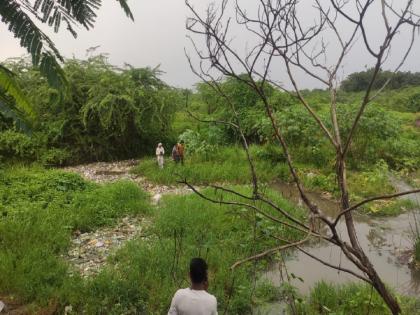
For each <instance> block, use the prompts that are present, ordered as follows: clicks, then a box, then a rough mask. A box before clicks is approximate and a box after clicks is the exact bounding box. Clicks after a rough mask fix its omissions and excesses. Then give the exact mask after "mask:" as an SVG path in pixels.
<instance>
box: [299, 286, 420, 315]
mask: <svg viewBox="0 0 420 315" xmlns="http://www.w3.org/2000/svg"><path fill="white" fill-rule="evenodd" d="M397 299H398V300H399V304H400V306H401V307H402V314H403V315H418V314H420V310H419V309H418V307H417V306H418V303H419V301H416V299H415V298H410V297H401V296H398V297H397ZM298 314H302V315H318V314H331V315H333V314H339V315H358V314H372V315H384V314H391V312H390V311H389V309H388V308H387V306H386V304H385V302H384V301H383V300H382V298H381V297H380V296H379V294H378V293H377V292H376V291H375V289H374V288H373V287H371V286H369V285H365V284H360V283H350V284H345V285H334V284H330V283H325V282H319V283H317V284H316V285H315V286H314V287H313V288H312V289H311V292H310V293H309V296H308V297H307V298H306V300H304V302H303V303H299V304H298Z"/></svg>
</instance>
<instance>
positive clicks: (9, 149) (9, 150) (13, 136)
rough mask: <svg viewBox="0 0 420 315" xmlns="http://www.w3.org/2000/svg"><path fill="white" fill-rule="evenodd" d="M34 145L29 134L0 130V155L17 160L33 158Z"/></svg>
mask: <svg viewBox="0 0 420 315" xmlns="http://www.w3.org/2000/svg"><path fill="white" fill-rule="evenodd" d="M35 152H36V146H35V145H34V143H33V140H32V139H31V137H30V136H28V135H26V134H23V133H20V132H16V131H13V130H6V131H2V132H0V155H3V156H4V157H7V158H9V159H10V158H11V157H13V158H15V159H17V160H33V159H34V158H35Z"/></svg>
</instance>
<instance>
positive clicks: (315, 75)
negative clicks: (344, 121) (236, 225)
mask: <svg viewBox="0 0 420 315" xmlns="http://www.w3.org/2000/svg"><path fill="white" fill-rule="evenodd" d="M413 2H414V1H413V0H405V1H399V3H398V7H395V6H393V5H392V4H391V2H389V1H387V0H376V1H375V0H354V1H348V0H347V1H346V0H312V1H304V2H303V1H302V2H301V3H300V2H299V1H297V0H259V1H257V5H258V10H257V11H256V10H255V11H253V13H252V14H250V13H248V12H247V11H246V10H245V9H244V5H243V3H241V0H236V2H235V1H229V0H221V1H220V5H219V6H217V5H215V4H212V5H210V6H209V7H208V8H207V10H206V12H205V13H203V14H201V13H200V12H198V10H196V9H195V8H194V7H193V6H192V5H191V3H189V1H188V0H187V1H186V5H187V7H188V8H189V10H190V14H191V16H190V17H189V18H188V19H187V23H186V27H187V30H188V31H189V32H190V39H191V43H192V48H193V50H194V52H195V55H196V57H194V58H195V59H194V60H193V58H192V57H190V55H189V54H188V53H187V58H188V60H189V62H190V65H191V68H192V70H193V72H194V73H195V74H196V75H197V76H199V77H200V78H201V80H202V81H204V82H205V83H207V84H208V85H209V86H210V87H211V88H213V89H214V90H215V91H216V92H218V93H219V94H220V96H221V97H223V98H224V99H225V101H226V104H228V106H229V108H230V110H231V111H232V113H233V115H234V117H236V120H235V121H234V122H221V121H218V122H216V123H226V124H229V125H230V126H231V127H232V128H235V129H236V130H237V131H238V133H239V135H240V137H241V139H242V141H243V147H244V149H245V151H246V153H247V159H248V162H249V165H250V174H251V176H250V178H251V182H252V185H253V193H252V195H251V196H247V195H244V194H241V193H239V192H236V191H233V190H231V189H228V188H224V187H218V186H217V187H216V188H217V189H221V190H223V191H225V192H227V193H229V194H233V195H237V196H241V197H242V198H243V199H244V200H247V201H248V202H243V203H242V202H234V201H228V200H223V201H222V200H217V199H212V198H211V197H209V196H207V195H205V194H203V193H202V192H199V191H197V190H196V189H195V188H194V187H193V186H192V185H191V184H189V183H188V181H187V180H185V181H184V183H185V184H186V185H188V186H189V187H191V188H192V189H193V190H194V191H195V192H196V193H197V194H199V195H200V196H201V197H203V198H205V199H207V200H209V201H211V202H215V203H224V204H232V205H241V206H245V207H248V208H250V209H253V210H254V211H256V212H258V213H260V214H262V215H263V216H265V217H266V218H267V219H268V220H272V221H274V222H276V223H277V224H282V225H287V226H288V227H290V228H293V229H296V230H299V231H300V232H303V233H304V235H305V236H304V238H302V239H301V240H299V241H297V242H291V241H290V240H284V239H280V238H278V242H279V244H278V246H276V247H274V248H271V249H267V250H266V251H264V252H262V253H259V254H256V255H254V256H252V257H247V258H245V259H242V260H240V261H238V262H237V263H235V265H234V266H233V267H237V266H238V265H240V264H242V263H245V262H248V261H251V260H256V259H260V258H262V257H265V256H267V255H270V254H273V253H275V252H278V251H279V250H282V249H285V248H290V247H294V248H297V249H299V250H302V251H303V252H305V253H306V254H308V255H310V256H311V257H312V258H314V259H316V260H318V261H320V262H321V263H323V264H325V265H327V266H329V267H331V268H334V269H338V270H341V271H343V272H347V273H350V274H352V275H353V276H355V277H357V278H359V279H361V280H363V281H365V282H367V283H369V284H370V285H372V286H373V287H374V288H375V289H376V291H377V292H378V293H379V294H380V296H381V297H382V298H383V300H384V301H385V303H386V304H387V305H388V307H389V309H390V310H391V312H392V314H399V313H400V312H401V309H400V306H399V305H398V302H397V300H396V299H395V297H394V296H393V295H392V294H391V293H390V292H389V290H388V289H387V288H386V286H385V284H384V283H383V281H382V280H381V278H380V277H379V275H378V273H377V272H376V270H375V268H374V266H373V265H372V263H371V262H370V260H369V258H368V257H367V255H366V254H365V252H364V250H363V248H362V247H361V245H360V244H359V241H358V237H357V232H356V230H355V226H354V222H353V211H355V210H357V209H358V208H359V207H360V206H362V205H364V204H366V203H368V202H371V201H374V200H380V199H389V198H395V197H398V196H401V195H404V194H410V193H415V192H419V191H420V190H413V191H407V192H404V193H399V194H393V195H385V196H377V197H372V198H369V199H366V200H363V201H361V202H359V203H357V204H354V205H351V204H350V200H349V190H348V185H347V180H346V160H347V155H348V151H349V148H350V145H351V143H352V139H353V138H354V135H355V132H356V130H357V128H358V125H359V121H360V118H361V117H362V116H363V114H364V112H365V109H366V107H367V106H369V104H370V103H371V101H372V100H373V99H374V98H375V97H376V96H377V95H378V94H379V93H380V92H381V91H382V90H383V89H384V88H385V87H386V85H387V84H388V83H389V81H387V82H386V83H385V84H384V86H383V87H382V88H381V89H379V90H376V91H374V90H373V86H374V83H375V81H376V80H377V77H378V73H379V72H380V70H381V67H383V65H384V63H385V62H386V61H387V59H388V58H389V56H390V55H391V44H392V43H393V42H394V40H395V38H396V37H397V36H398V35H400V34H401V33H402V32H404V33H405V34H407V32H410V34H411V35H410V38H409V40H408V42H407V47H406V48H404V50H403V53H402V54H401V56H400V57H401V59H400V62H399V63H398V64H397V65H396V66H395V68H394V70H395V72H396V71H398V70H399V69H400V68H401V66H402V65H403V64H404V62H405V60H406V59H407V56H408V55H409V53H410V51H411V50H412V47H413V43H414V40H415V35H416V31H417V30H419V29H420V16H419V15H417V14H416V13H415V12H414V4H413ZM229 5H232V7H233V8H234V12H235V14H234V16H227V15H228V14H227V12H228V6H229ZM303 6H305V7H306V8H309V9H310V10H313V12H314V15H313V16H314V18H313V20H314V22H313V23H312V25H309V26H308V25H307V24H308V23H307V22H308V21H307V19H306V20H303V19H302V17H301V15H300V14H299V12H300V10H301V9H302V7H303ZM375 13H376V16H377V17H378V19H379V21H378V22H380V24H381V25H382V26H383V30H382V32H380V33H376V34H374V40H372V34H369V30H368V29H367V28H366V23H365V22H366V18H367V16H368V14H375ZM233 27H234V28H235V30H234V32H235V33H236V34H237V33H238V32H247V33H248V34H250V35H252V38H253V39H252V40H253V41H254V44H253V45H252V47H250V48H249V47H248V49H246V50H245V49H244V52H243V53H240V52H238V51H237V50H236V49H235V46H234V44H233V40H232V38H233V37H234V36H232V35H231V33H232V31H231V29H232V28H233ZM326 34H329V35H328V36H327V35H326ZM325 36H327V38H329V40H328V42H327V41H326V40H325V38H326V37H325ZM378 38H379V40H380V45H378V47H375V43H376V42H378ZM248 44H249V43H248ZM356 45H358V46H357V47H358V49H360V47H362V48H363V49H364V50H365V51H366V56H369V58H370V59H371V60H373V64H374V70H373V73H372V77H371V78H370V83H369V85H368V86H366V89H365V91H364V93H363V97H362V99H361V100H360V105H359V107H358V111H357V115H356V117H355V119H354V121H353V123H352V127H351V129H350V133H349V135H348V136H347V137H345V138H344V137H343V136H342V135H341V134H340V125H339V121H338V119H337V91H338V88H339V83H340V74H339V71H340V69H341V67H342V66H343V63H344V60H346V58H347V59H348V58H349V57H350V56H351V54H350V53H351V51H352V49H354V47H355V46H356ZM398 51H399V52H401V51H402V49H401V47H398ZM196 60H198V61H196ZM280 65H281V67H282V68H280ZM279 69H283V71H284V72H285V73H287V77H288V81H289V83H290V84H289V86H291V88H290V89H288V88H287V87H285V86H283V85H282V84H279V83H278V82H277V81H275V80H274V79H273V74H274V75H275V74H278V71H281V70H279ZM297 72H300V73H303V74H305V75H306V76H307V77H309V78H311V79H314V80H317V81H318V82H319V83H320V84H321V85H322V86H324V87H325V88H326V89H328V91H329V94H330V102H329V107H330V119H331V126H332V128H330V127H328V126H327V125H326V124H325V123H324V122H323V121H322V119H321V118H320V117H319V115H318V113H317V112H316V110H314V109H313V108H312V107H311V104H309V102H308V101H307V100H306V98H305V96H304V94H303V93H302V92H301V89H300V85H299V82H298V79H297V76H296V73H297ZM243 74H245V76H244V75H243ZM223 77H230V78H235V79H237V80H239V81H241V82H243V83H244V84H246V85H248V86H249V87H250V88H251V89H253V90H254V91H255V92H256V93H257V95H258V96H259V98H260V100H261V102H262V103H263V105H264V108H265V113H266V115H267V117H268V118H269V120H270V123H271V127H272V129H273V134H274V135H275V139H276V141H277V142H278V144H279V145H280V146H281V148H282V151H283V153H284V156H285V157H286V161H287V164H288V168H289V171H290V173H291V176H292V178H293V182H294V184H295V185H296V187H297V189H298V190H299V194H300V197H301V199H302V200H303V203H304V205H305V206H306V208H307V209H308V219H307V221H302V220H299V219H297V218H295V217H293V216H292V215H291V214H290V213H288V212H287V211H285V210H284V209H282V208H281V207H280V206H278V205H277V204H276V203H275V202H273V201H272V200H270V199H269V198H267V197H266V196H265V194H264V193H262V192H261V191H260V189H259V182H258V174H257V173H256V171H255V167H254V162H253V157H252V156H251V154H250V152H249V150H248V143H247V141H246V138H245V136H244V133H243V131H242V128H241V121H240V119H239V118H238V115H237V112H236V108H235V105H234V102H233V101H232V100H231V99H230V98H229V96H228V95H226V94H225V93H224V91H223V89H222V88H221V86H220V80H221V79H222V78H223ZM269 84H271V85H274V86H276V87H277V88H279V89H281V90H283V91H284V92H286V93H289V94H290V95H292V96H293V97H296V98H297V99H298V100H299V104H301V106H303V107H304V108H305V109H306V110H307V113H308V115H310V116H311V117H312V119H313V120H314V121H315V122H316V124H317V125H318V127H319V128H320V130H321V131H322V133H323V135H324V136H325V138H326V139H328V141H329V143H330V145H331V146H332V148H333V149H334V151H335V174H336V178H337V185H338V188H339V191H340V211H339V213H338V214H337V215H336V216H335V217H333V218H331V217H328V216H327V215H326V214H325V213H324V211H323V209H321V208H319V207H318V206H317V205H316V204H315V203H314V202H313V201H311V199H310V198H309V197H308V194H307V193H306V191H305V188H304V187H303V185H302V183H301V179H300V177H299V175H298V172H297V171H296V168H295V165H294V163H293V158H292V156H291V154H290V151H289V147H288V143H287V141H286V139H285V137H284V134H283V130H282V126H280V125H279V123H278V121H277V120H276V116H275V115H274V110H273V108H272V105H271V104H270V100H269V98H268V96H267V94H266V89H265V87H266V86H267V85H269ZM254 201H260V202H263V203H265V204H267V205H269V206H270V207H272V208H273V209H275V210H276V211H277V213H278V215H275V216H273V215H270V214H268V213H266V212H264V211H263V210H262V209H260V208H258V207H256V206H255V203H254ZM342 218H344V220H345V226H346V230H347V231H346V232H347V234H348V239H349V241H345V240H344V239H343V238H342V236H340V235H339V233H338V231H337V224H338V223H339V221H340V220H341V219H342ZM319 222H321V223H322V224H323V225H324V226H326V227H327V229H323V230H322V231H319V230H317V229H316V228H315V226H317V224H315V223H319ZM324 230H326V231H327V232H324ZM312 237H316V238H322V239H324V240H326V241H328V242H330V243H332V244H333V245H335V246H338V247H339V248H340V249H341V250H342V252H343V253H344V255H345V256H346V257H347V259H348V260H350V261H351V262H352V263H353V264H354V265H355V266H356V267H357V269H358V270H359V272H353V271H351V270H347V269H344V268H342V267H341V266H335V265H332V264H331V263H329V262H327V261H324V260H323V259H322V258H319V257H315V256H313V255H311V254H310V253H308V252H306V251H305V250H303V249H302V248H301V245H302V244H303V242H305V241H306V240H308V239H309V238H312Z"/></svg>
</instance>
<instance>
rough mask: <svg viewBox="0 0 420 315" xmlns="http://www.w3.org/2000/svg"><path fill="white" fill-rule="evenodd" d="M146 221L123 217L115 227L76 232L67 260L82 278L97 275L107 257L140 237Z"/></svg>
mask: <svg viewBox="0 0 420 315" xmlns="http://www.w3.org/2000/svg"><path fill="white" fill-rule="evenodd" d="M147 224H148V222H147V220H146V219H143V218H139V217H125V218H123V219H122V220H120V221H119V222H118V224H117V225H116V226H113V227H104V228H100V229H98V230H96V231H92V232H89V233H80V232H79V231H76V232H75V233H74V238H73V239H72V241H71V247H70V249H69V251H68V253H67V255H66V256H67V257H66V258H67V260H68V261H69V262H70V263H71V264H72V265H73V267H74V268H73V271H74V270H76V271H78V272H79V273H80V275H82V276H83V277H87V276H90V275H95V274H97V273H99V271H100V269H101V267H103V265H104V264H105V263H106V259H107V257H108V256H109V255H110V254H111V253H113V252H115V251H116V250H117V249H118V248H120V247H121V246H122V245H123V244H124V243H125V242H127V241H129V240H131V239H133V238H134V237H136V236H141V232H142V231H143V230H144V227H145V226H147Z"/></svg>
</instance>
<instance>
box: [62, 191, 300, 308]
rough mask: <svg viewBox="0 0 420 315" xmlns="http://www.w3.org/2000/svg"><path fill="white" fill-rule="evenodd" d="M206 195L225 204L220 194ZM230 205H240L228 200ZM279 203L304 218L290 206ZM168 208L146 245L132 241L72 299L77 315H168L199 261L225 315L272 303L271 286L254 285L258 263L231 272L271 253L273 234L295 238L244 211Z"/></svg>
mask: <svg viewBox="0 0 420 315" xmlns="http://www.w3.org/2000/svg"><path fill="white" fill-rule="evenodd" d="M242 191H244V190H242ZM205 193H206V194H208V195H209V196H212V197H216V198H219V197H220V195H219V194H218V193H215V192H214V191H206V192H205ZM224 198H225V199H229V200H238V198H237V197H232V196H228V195H224ZM276 201H277V202H278V203H280V204H281V205H282V206H283V207H285V209H287V210H288V211H290V213H293V214H295V215H296V216H302V214H301V213H300V211H299V210H298V209H295V208H293V207H292V206H291V205H290V204H288V203H287V202H286V201H284V200H281V199H278V198H277V199H276ZM163 203H164V204H163V206H162V207H161V208H160V209H159V211H158V212H157V213H156V215H155V217H154V225H153V226H152V227H151V228H150V229H149V231H148V233H149V234H148V235H149V236H148V237H147V240H145V239H137V240H133V241H131V242H129V243H128V244H127V245H126V246H125V247H124V248H122V249H121V250H119V251H118V252H117V253H116V254H115V255H114V257H113V258H112V259H111V260H110V263H109V265H108V268H107V269H106V270H104V271H103V272H102V273H101V274H100V275H99V276H98V277H96V278H93V279H91V280H90V281H88V282H86V283H85V286H84V288H83V289H82V290H81V291H79V294H78V295H73V296H68V297H67V298H66V300H68V301H69V302H70V303H71V304H72V305H73V307H74V308H75V309H76V310H77V311H82V310H85V311H87V312H88V313H92V314H102V313H104V312H106V313H108V314H121V313H124V314H134V310H136V311H137V313H141V314H165V313H166V312H167V310H168V308H169V304H170V301H171V298H172V296H173V294H174V293H175V291H176V290H177V289H178V288H180V287H187V286H188V270H187V268H188V263H189V260H190V259H191V258H192V257H195V256H201V257H204V258H205V259H206V260H207V261H208V263H209V267H210V269H209V278H210V279H209V281H210V288H209V291H210V292H211V293H212V294H214V295H215V296H216V297H217V299H218V303H219V311H220V312H221V313H223V311H224V310H225V309H227V313H228V314H251V309H252V307H253V306H254V305H255V304H257V302H258V303H262V302H264V301H266V300H267V298H268V297H267V296H265V295H264V294H263V292H264V291H263V290H261V286H264V287H266V286H267V285H266V284H258V285H256V284H254V278H253V271H254V269H253V266H254V265H253V264H252V263H248V264H245V265H243V266H241V267H239V268H238V269H236V270H235V271H231V269H230V266H231V265H232V264H233V263H234V262H236V261H237V260H240V259H242V258H246V257H248V256H250V255H251V254H253V253H255V252H259V251H261V250H263V249H265V248H268V247H270V246H273V244H274V243H273V239H272V238H271V237H270V236H269V235H270V234H271V233H272V234H275V235H280V236H283V237H286V236H287V237H288V238H289V239H294V238H296V237H298V235H297V234H296V233H295V232H293V231H291V230H289V229H284V228H282V227H278V226H276V225H274V224H272V223H269V222H267V221H266V220H264V219H262V218H260V217H255V215H254V214H253V213H252V212H250V211H248V210H246V209H244V208H242V207H228V206H220V205H217V204H211V203H208V202H207V201H205V200H203V199H202V198H200V197H198V196H196V195H187V196H174V197H165V198H164V201H163ZM255 220H256V221H255ZM254 226H256V230H255V234H254V231H253V227H254ZM254 235H255V236H254ZM254 237H255V238H254ZM259 266H263V264H262V265H261V264H259ZM258 270H259V269H257V270H256V271H258ZM91 292H95V293H94V294H92V293H91ZM85 297H87V298H85ZM130 310H131V311H130ZM137 313H136V314H137Z"/></svg>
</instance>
